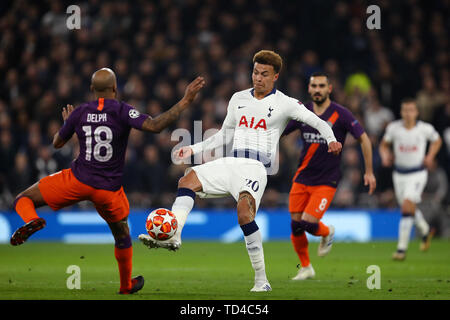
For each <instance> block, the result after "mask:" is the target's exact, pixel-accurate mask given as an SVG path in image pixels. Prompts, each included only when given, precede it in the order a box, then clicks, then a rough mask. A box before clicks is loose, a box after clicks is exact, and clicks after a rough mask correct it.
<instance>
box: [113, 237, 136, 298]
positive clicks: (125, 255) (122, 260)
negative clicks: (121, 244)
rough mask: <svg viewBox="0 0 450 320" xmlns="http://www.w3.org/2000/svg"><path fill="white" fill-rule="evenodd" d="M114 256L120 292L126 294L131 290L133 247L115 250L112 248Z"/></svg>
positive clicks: (115, 248)
mask: <svg viewBox="0 0 450 320" xmlns="http://www.w3.org/2000/svg"><path fill="white" fill-rule="evenodd" d="M114 256H115V257H116V260H117V264H118V265H119V275H120V292H121V293H127V292H128V291H130V290H131V271H132V268H133V263H132V259H133V247H131V246H130V247H128V248H123V249H121V248H117V247H114Z"/></svg>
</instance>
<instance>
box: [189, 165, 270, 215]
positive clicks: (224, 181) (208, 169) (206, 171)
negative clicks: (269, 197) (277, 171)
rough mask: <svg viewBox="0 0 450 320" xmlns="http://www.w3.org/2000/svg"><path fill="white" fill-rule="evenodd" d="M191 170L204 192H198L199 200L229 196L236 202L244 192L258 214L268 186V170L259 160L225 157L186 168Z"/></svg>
mask: <svg viewBox="0 0 450 320" xmlns="http://www.w3.org/2000/svg"><path fill="white" fill-rule="evenodd" d="M191 170H194V171H195V173H196V174H197V177H198V180H200V183H201V184H202V187H203V190H202V191H201V192H197V195H198V196H199V197H200V198H223V197H227V196H230V195H231V196H232V197H233V198H234V199H235V200H236V201H238V200H239V194H240V193H241V192H243V191H247V192H249V193H250V194H251V195H252V196H253V198H254V199H255V204H256V211H258V208H259V205H260V203H261V198H262V196H263V194H264V190H265V189H266V185H267V171H266V168H265V167H264V165H263V164H262V163H261V162H259V161H258V160H254V159H247V158H233V157H225V158H220V159H216V160H214V161H210V162H207V163H204V164H201V165H198V166H195V167H191V168H188V169H186V172H185V174H188V173H189V172H190V171H191Z"/></svg>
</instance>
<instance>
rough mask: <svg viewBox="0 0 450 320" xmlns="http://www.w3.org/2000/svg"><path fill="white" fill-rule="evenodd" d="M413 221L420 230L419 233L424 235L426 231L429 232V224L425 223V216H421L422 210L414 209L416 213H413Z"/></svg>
mask: <svg viewBox="0 0 450 320" xmlns="http://www.w3.org/2000/svg"><path fill="white" fill-rule="evenodd" d="M414 223H415V225H416V227H417V229H419V231H420V235H421V236H422V237H423V236H426V235H427V234H428V232H430V226H429V224H428V223H427V221H426V220H425V218H424V217H423V213H422V211H420V209H416V213H415V215H414Z"/></svg>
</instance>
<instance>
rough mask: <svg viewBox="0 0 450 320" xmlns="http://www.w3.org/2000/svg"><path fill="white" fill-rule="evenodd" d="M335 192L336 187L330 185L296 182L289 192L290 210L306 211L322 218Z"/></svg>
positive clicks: (292, 211)
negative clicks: (311, 184) (310, 184)
mask: <svg viewBox="0 0 450 320" xmlns="http://www.w3.org/2000/svg"><path fill="white" fill-rule="evenodd" d="M335 193H336V188H333V187H330V186H323V185H322V186H307V185H304V184H301V183H297V182H294V183H293V184H292V188H291V191H290V192H289V212H291V213H296V212H298V213H302V212H306V213H308V214H310V215H312V216H314V217H316V218H317V219H319V220H320V219H322V216H323V214H324V213H325V211H327V209H328V207H329V206H330V204H331V201H333V198H334V194H335Z"/></svg>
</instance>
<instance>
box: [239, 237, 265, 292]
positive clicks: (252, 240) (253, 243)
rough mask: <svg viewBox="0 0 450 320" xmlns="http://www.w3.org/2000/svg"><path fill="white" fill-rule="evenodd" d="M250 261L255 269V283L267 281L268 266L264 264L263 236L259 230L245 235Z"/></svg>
mask: <svg viewBox="0 0 450 320" xmlns="http://www.w3.org/2000/svg"><path fill="white" fill-rule="evenodd" d="M244 240H245V246H246V248H247V252H248V256H249V258H250V262H251V263H252V267H253V270H255V284H264V283H265V282H268V281H267V276H266V266H265V264H264V251H263V246H262V237H261V232H260V231H259V230H257V231H255V232H253V233H252V234H249V235H247V236H244Z"/></svg>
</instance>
